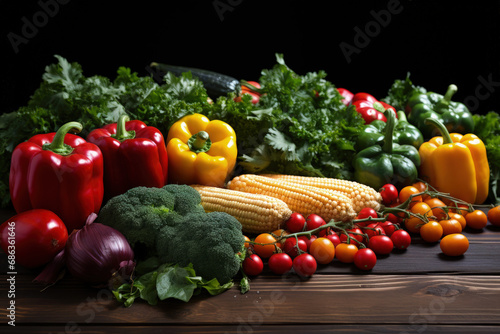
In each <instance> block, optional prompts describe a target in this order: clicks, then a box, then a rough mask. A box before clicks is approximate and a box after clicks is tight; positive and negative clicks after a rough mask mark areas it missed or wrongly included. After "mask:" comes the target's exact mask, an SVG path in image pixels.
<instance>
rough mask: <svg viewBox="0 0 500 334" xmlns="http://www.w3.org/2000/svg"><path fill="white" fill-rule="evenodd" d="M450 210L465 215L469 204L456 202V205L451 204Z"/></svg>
mask: <svg viewBox="0 0 500 334" xmlns="http://www.w3.org/2000/svg"><path fill="white" fill-rule="evenodd" d="M452 211H453V212H456V213H458V214H461V215H462V216H464V217H465V216H467V214H468V213H469V206H468V205H466V204H462V203H457V204H456V205H453V209H452Z"/></svg>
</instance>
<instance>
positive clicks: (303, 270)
mask: <svg viewBox="0 0 500 334" xmlns="http://www.w3.org/2000/svg"><path fill="white" fill-rule="evenodd" d="M317 268H318V264H317V263H316V260H315V259H314V256H312V255H311V254H307V253H304V254H300V255H299V256H297V257H296V258H295V259H293V270H294V271H295V273H296V274H297V275H299V276H302V277H310V276H312V275H314V273H315V272H316V269H317Z"/></svg>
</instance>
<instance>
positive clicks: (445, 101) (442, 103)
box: [435, 84, 458, 112]
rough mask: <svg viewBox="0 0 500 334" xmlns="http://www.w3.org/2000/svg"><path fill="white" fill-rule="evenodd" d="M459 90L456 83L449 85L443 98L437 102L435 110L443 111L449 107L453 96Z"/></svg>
mask: <svg viewBox="0 0 500 334" xmlns="http://www.w3.org/2000/svg"><path fill="white" fill-rule="evenodd" d="M457 90H458V87H457V86H456V85H454V84H451V85H449V86H448V89H447V90H446V93H445V94H444V96H443V98H442V99H441V100H439V101H438V102H437V103H436V108H435V109H436V110H435V111H437V112H443V111H444V109H447V108H448V106H449V105H450V102H451V98H452V96H453V95H454V94H455V93H456V92H457Z"/></svg>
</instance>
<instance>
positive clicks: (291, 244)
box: [283, 237, 307, 258]
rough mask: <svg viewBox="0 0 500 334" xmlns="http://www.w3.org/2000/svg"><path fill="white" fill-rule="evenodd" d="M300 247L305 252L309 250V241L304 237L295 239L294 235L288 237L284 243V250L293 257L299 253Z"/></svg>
mask: <svg viewBox="0 0 500 334" xmlns="http://www.w3.org/2000/svg"><path fill="white" fill-rule="evenodd" d="M297 241H298V243H297ZM299 249H300V250H301V251H303V252H307V243H306V242H305V240H304V239H295V238H294V237H290V238H287V239H286V241H285V243H283V251H284V252H285V253H287V254H288V255H290V256H291V257H292V258H294V257H296V256H297V255H299Z"/></svg>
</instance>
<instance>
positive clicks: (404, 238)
mask: <svg viewBox="0 0 500 334" xmlns="http://www.w3.org/2000/svg"><path fill="white" fill-rule="evenodd" d="M391 240H392V242H393V244H394V248H396V249H406V248H408V246H410V244H411V236H410V234H409V233H408V232H406V231H405V230H396V231H394V233H392V235H391Z"/></svg>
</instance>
